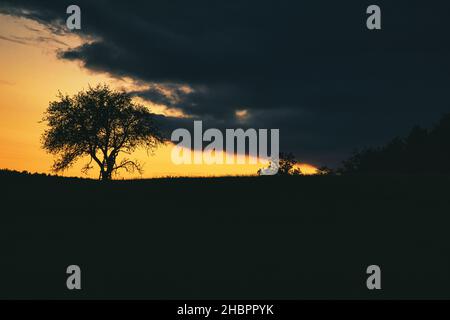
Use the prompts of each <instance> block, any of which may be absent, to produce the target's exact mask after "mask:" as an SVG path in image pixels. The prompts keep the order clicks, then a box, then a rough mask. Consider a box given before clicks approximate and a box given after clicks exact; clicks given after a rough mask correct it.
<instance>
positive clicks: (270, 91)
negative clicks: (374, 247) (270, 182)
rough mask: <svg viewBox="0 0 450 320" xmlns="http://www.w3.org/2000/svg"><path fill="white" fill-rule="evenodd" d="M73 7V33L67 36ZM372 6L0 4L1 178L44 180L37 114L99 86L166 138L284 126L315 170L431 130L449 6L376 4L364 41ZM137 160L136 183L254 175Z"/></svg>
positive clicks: (245, 169)
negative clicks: (143, 112) (130, 99)
mask: <svg viewBox="0 0 450 320" xmlns="http://www.w3.org/2000/svg"><path fill="white" fill-rule="evenodd" d="M70 4H77V5H78V6H79V7H80V8H81V16H82V19H81V30H75V31H70V30H68V29H67V27H66V24H65V20H66V18H67V17H68V15H67V14H66V8H67V7H68V6H69V5H70ZM370 4H373V3H372V2H368V1H323V0H317V1H311V0H308V1H300V0H299V1H154V0H152V1H145V2H144V1H131V0H129V1H104V0H99V1H76V2H68V1H45V0H43V1H22V0H14V1H9V0H3V1H2V2H1V4H0V49H1V50H0V125H1V126H0V149H1V153H0V167H6V168H10V169H17V170H29V171H38V172H48V171H49V168H50V166H51V163H52V157H51V156H50V155H47V154H46V153H45V152H44V151H43V150H42V149H41V148H40V143H39V138H40V135H41V134H42V132H43V130H44V129H45V124H43V123H39V120H40V119H41V118H42V113H43V112H44V111H45V108H46V107H47V106H48V103H49V101H51V100H54V99H55V98H56V94H57V93H58V91H61V92H63V93H68V94H74V93H76V92H77V91H79V90H83V89H86V88H87V87H88V86H89V85H95V84H97V83H107V84H109V85H111V86H112V87H114V88H117V89H124V90H126V91H129V92H132V93H133V95H134V96H135V99H136V100H137V101H139V102H142V103H144V104H145V105H146V106H148V107H149V108H150V109H151V110H152V112H155V113H157V114H158V121H159V122H160V123H161V124H162V125H163V126H164V127H166V128H169V129H174V128H180V127H186V128H191V127H192V121H193V120H202V121H203V122H204V127H205V128H207V127H214V128H219V129H224V128H239V127H242V128H244V129H245V128H256V129H258V128H267V129H271V128H277V129H280V148H281V150H282V151H285V152H293V153H294V154H295V155H296V157H297V158H298V159H299V160H300V161H301V162H303V163H308V164H311V165H313V166H316V167H317V166H322V165H328V166H331V167H336V166H339V164H340V162H341V161H342V160H344V159H345V158H346V157H348V156H349V155H350V154H351V152H352V151H353V150H355V149H357V148H361V147H364V146H373V145H379V144H382V143H385V142H387V141H388V140H390V139H391V138H393V137H394V136H397V135H405V134H406V133H407V132H408V131H409V129H410V128H411V127H412V126H413V125H415V124H419V125H423V126H431V125H432V124H433V123H434V122H436V121H437V120H438V119H439V118H440V116H441V115H442V114H443V113H444V112H448V111H449V105H450V104H449V102H450V101H449V95H448V94H447V91H448V84H449V80H450V59H448V57H449V51H450V42H449V41H448V31H449V25H448V14H449V13H450V4H448V2H445V1H423V0H422V1H414V0H412V1H406V0H398V1H377V2H376V4H378V5H379V6H380V8H381V16H382V29H381V30H368V29H367V28H366V19H367V14H366V8H367V6H368V5H370ZM137 157H139V158H140V159H143V162H145V163H146V165H145V168H144V169H145V174H144V176H146V177H147V176H148V177H150V176H165V175H186V174H187V175H209V174H219V175H221V174H249V173H254V172H255V171H256V170H257V167H256V166H240V167H239V166H232V167H230V166H194V165H192V166H188V167H186V166H181V167H180V166H175V165H173V164H172V163H171V161H170V146H167V147H164V148H161V149H159V150H157V152H156V155H155V156H153V157H147V156H146V155H145V154H144V153H140V154H138V155H137ZM82 164H83V163H80V165H79V166H75V167H74V168H72V169H70V170H69V171H68V172H66V173H65V174H67V175H80V172H79V168H81V166H82ZM305 169H306V168H305Z"/></svg>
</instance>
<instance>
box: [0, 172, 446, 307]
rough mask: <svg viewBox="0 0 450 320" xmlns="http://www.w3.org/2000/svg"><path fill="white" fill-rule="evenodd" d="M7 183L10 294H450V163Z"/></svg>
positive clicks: (5, 244) (3, 245)
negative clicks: (70, 276)
mask: <svg viewBox="0 0 450 320" xmlns="http://www.w3.org/2000/svg"><path fill="white" fill-rule="evenodd" d="M0 182H1V189H0V191H1V202H2V206H1V208H2V209H1V214H0V219H1V220H0V221H1V222H0V252H1V260H0V298H150V299H168V298H170V299H172V298H173V299H188V298H198V299H212V298H220V299H222V298H223V299H240V298H253V299H266V298H267V299H297V298H301V299H303V298H332V299H334V298H450V255H449V254H450V250H449V249H450V233H449V227H450V197H449V183H450V177H448V176H323V177H321V176H311V177H302V176H301V177H286V178H279V177H253V178H217V179H155V180H137V181H114V182H112V183H101V182H97V181H91V180H78V179H67V178H56V177H45V176H32V175H22V174H15V173H10V172H2V173H0ZM71 264H77V265H79V266H80V267H81V270H82V290H81V291H69V290H67V288H66V278H67V275H66V267H67V266H68V265H71ZM371 264H377V265H379V266H380V267H381V271H382V281H381V283H382V290H378V291H369V290H368V289H367V288H366V278H367V274H366V268H367V266H368V265H371Z"/></svg>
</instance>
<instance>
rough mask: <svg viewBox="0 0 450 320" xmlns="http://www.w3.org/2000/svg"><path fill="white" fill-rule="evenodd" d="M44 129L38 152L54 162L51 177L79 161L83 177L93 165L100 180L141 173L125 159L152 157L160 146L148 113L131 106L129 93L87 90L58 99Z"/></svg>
mask: <svg viewBox="0 0 450 320" xmlns="http://www.w3.org/2000/svg"><path fill="white" fill-rule="evenodd" d="M42 120H43V121H44V122H46V123H47V125H48V129H46V130H45V132H44V134H43V135H42V147H43V149H45V150H46V151H47V152H49V153H51V154H53V155H55V156H57V159H56V160H55V162H54V164H53V168H52V169H53V170H54V171H55V172H58V171H63V170H65V169H67V168H69V167H70V166H71V165H73V164H74V163H75V162H76V161H78V160H79V159H81V158H84V157H88V158H89V162H88V163H87V164H86V165H85V166H84V167H83V169H82V171H83V172H85V173H86V172H87V171H88V170H90V169H92V168H93V166H92V163H93V162H94V163H96V164H97V165H98V167H99V169H100V174H99V178H100V179H102V180H110V179H112V175H113V173H117V172H118V171H119V170H121V169H124V170H126V171H128V172H134V171H135V170H137V171H138V172H139V173H142V165H141V164H140V163H139V162H138V161H136V160H132V159H129V158H128V157H127V156H123V157H120V158H121V159H120V160H119V155H120V154H124V155H131V154H132V153H133V152H134V151H135V150H136V149H137V148H140V147H143V148H145V149H146V150H147V151H148V152H152V151H153V150H154V149H155V148H156V147H157V146H158V145H160V144H161V143H163V142H164V136H163V134H162V133H161V132H160V131H159V130H158V129H157V127H156V125H155V122H154V116H153V114H152V113H150V111H149V110H148V109H147V108H146V107H144V106H142V105H139V104H136V103H134V102H133V101H132V96H131V95H130V94H129V93H126V92H122V91H114V90H111V89H110V88H109V87H108V86H107V85H98V86H96V87H89V89H88V90H86V91H80V92H78V93H77V94H75V95H73V96H68V95H63V94H61V93H59V95H58V99H57V100H56V101H52V102H50V104H49V106H48V108H47V110H46V112H45V113H44V116H43V119H42Z"/></svg>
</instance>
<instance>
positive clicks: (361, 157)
mask: <svg viewBox="0 0 450 320" xmlns="http://www.w3.org/2000/svg"><path fill="white" fill-rule="evenodd" d="M339 171H341V172H342V173H343V174H346V173H450V114H446V115H444V116H443V117H442V118H441V120H440V121H439V122H438V123H437V124H436V125H435V126H434V127H433V128H431V129H425V128H421V127H420V126H415V127H414V128H413V129H412V130H411V132H410V133H409V135H407V136H406V137H405V138H399V137H396V138H394V139H393V140H391V141H390V142H389V143H387V144H386V145H384V146H382V147H377V148H365V149H363V150H361V151H357V152H355V153H354V154H353V155H352V156H351V157H350V158H349V159H348V160H346V161H344V162H343V168H341V169H340V170H339Z"/></svg>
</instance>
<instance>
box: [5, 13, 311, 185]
mask: <svg viewBox="0 0 450 320" xmlns="http://www.w3.org/2000/svg"><path fill="white" fill-rule="evenodd" d="M36 30H38V31H36ZM83 41H86V40H83V39H81V38H79V37H77V36H76V35H54V34H52V33H51V32H50V31H48V30H46V29H45V27H43V26H42V25H39V24H38V23H37V22H34V21H31V20H27V19H24V18H15V17H11V16H7V15H1V14H0V46H1V50H0V150H1V151H0V168H5V169H12V170H18V171H23V170H27V171H29V172H39V173H51V171H50V168H51V165H52V163H53V157H52V156H51V155H49V154H47V153H46V152H45V151H44V150H42V149H41V146H40V137H41V135H42V133H43V132H44V130H45V124H44V123H41V122H40V120H41V118H42V115H43V113H44V111H45V109H46V108H47V106H48V103H49V102H50V101H52V100H55V99H56V95H57V93H58V91H61V92H62V93H64V94H65V93H67V94H69V95H72V94H75V93H76V92H78V91H80V90H84V89H87V87H88V86H89V85H96V84H98V83H106V84H108V85H110V86H111V87H112V88H115V89H125V90H136V89H142V88H143V87H145V84H144V85H142V84H140V83H139V82H136V81H133V80H132V79H128V78H121V79H118V78H116V77H113V76H111V75H108V74H105V73H93V72H90V71H89V70H87V69H85V68H83V66H82V65H80V64H79V63H76V62H71V61H64V60H61V59H58V58H57V51H58V50H61V49H67V48H70V47H75V46H78V45H80V44H82V43H83ZM183 90H186V92H189V91H190V90H192V89H191V88H189V87H187V86H186V87H185V88H184V89H183ZM168 94H169V93H168ZM138 102H139V103H142V104H144V105H146V106H147V107H149V108H150V110H152V112H155V113H159V114H163V115H166V116H173V117H189V115H186V114H184V113H183V112H182V111H181V110H176V109H170V108H168V107H166V106H164V105H155V104H151V103H150V102H149V101H145V100H139V101H138ZM236 116H237V117H239V118H242V119H245V117H247V116H248V112H247V110H238V111H237V113H236ZM172 147H173V145H169V144H168V145H165V146H163V147H161V148H159V149H157V150H156V151H155V154H154V156H148V155H147V154H146V152H145V151H144V150H140V151H137V152H136V153H135V154H133V155H132V157H131V158H136V159H138V160H139V161H140V162H141V163H144V164H145V165H144V174H143V175H142V177H143V178H151V177H165V176H227V175H255V174H256V172H257V170H258V169H260V168H262V167H265V165H263V164H261V163H257V164H248V162H247V164H243V165H238V164H235V165H226V164H223V165H219V164H211V165H207V164H203V165H196V164H191V165H175V164H173V163H172V161H171V148H172ZM86 162H87V160H84V161H83V160H80V161H79V162H77V163H76V164H75V165H74V166H73V167H72V168H70V169H69V170H67V171H66V172H64V173H61V175H64V176H77V177H86V176H85V175H84V174H82V173H81V168H82V166H83V165H84V164H85V163H86ZM300 168H301V170H302V172H303V173H305V174H309V172H312V170H313V169H315V168H314V167H313V166H311V165H307V164H301V165H300ZM88 177H91V178H97V177H98V172H96V169H93V170H91V172H90V174H89V175H88ZM139 177H140V176H139V175H138V174H123V175H121V176H119V178H139Z"/></svg>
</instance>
